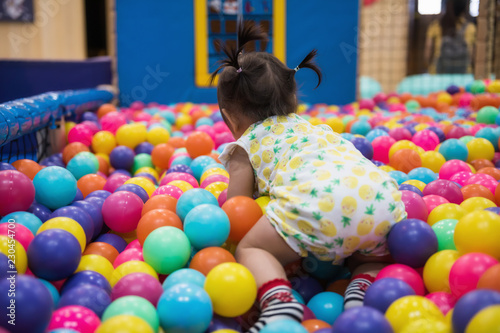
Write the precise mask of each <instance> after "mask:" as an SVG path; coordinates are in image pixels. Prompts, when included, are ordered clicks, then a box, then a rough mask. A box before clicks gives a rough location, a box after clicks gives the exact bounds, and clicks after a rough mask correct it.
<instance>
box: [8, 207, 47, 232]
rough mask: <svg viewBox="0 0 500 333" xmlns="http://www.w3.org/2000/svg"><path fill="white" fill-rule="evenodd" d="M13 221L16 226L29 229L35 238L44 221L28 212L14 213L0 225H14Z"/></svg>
mask: <svg viewBox="0 0 500 333" xmlns="http://www.w3.org/2000/svg"><path fill="white" fill-rule="evenodd" d="M12 221H14V223H15V225H14V226H17V225H23V226H25V227H26V228H28V229H29V230H30V231H31V233H32V234H33V236H34V235H36V232H37V231H38V229H39V228H40V227H41V226H42V221H41V220H40V219H39V218H38V217H36V216H35V215H33V214H30V213H27V212H13V213H10V214H7V215H5V216H4V217H2V218H1V219H0V223H9V222H11V223H12Z"/></svg>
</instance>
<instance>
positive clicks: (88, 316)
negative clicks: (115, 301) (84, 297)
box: [47, 305, 101, 333]
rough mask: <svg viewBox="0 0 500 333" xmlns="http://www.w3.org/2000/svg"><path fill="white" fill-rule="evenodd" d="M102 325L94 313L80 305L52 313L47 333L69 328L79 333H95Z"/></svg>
mask: <svg viewBox="0 0 500 333" xmlns="http://www.w3.org/2000/svg"><path fill="white" fill-rule="evenodd" d="M100 324H101V320H100V319H99V317H98V316H97V315H96V314H95V313H94V311H92V310H90V309H88V308H86V307H83V306H80V305H70V306H65V307H62V308H60V309H57V310H55V311H54V313H52V319H51V320H50V323H49V327H48V328H47V331H52V330H56V329H58V328H67V329H72V330H75V331H77V332H79V333H94V332H95V331H96V330H97V327H99V325H100Z"/></svg>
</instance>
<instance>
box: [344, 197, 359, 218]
mask: <svg viewBox="0 0 500 333" xmlns="http://www.w3.org/2000/svg"><path fill="white" fill-rule="evenodd" d="M341 208H342V214H344V215H345V216H352V215H353V214H354V212H355V211H356V209H357V208H358V202H357V201H356V199H354V198H353V197H350V196H347V197H344V199H342V202H341Z"/></svg>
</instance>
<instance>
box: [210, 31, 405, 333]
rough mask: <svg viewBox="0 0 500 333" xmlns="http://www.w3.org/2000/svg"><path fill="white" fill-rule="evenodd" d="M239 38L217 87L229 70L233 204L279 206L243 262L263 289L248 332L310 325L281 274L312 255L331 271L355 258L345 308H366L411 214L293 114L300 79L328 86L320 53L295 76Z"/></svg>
mask: <svg viewBox="0 0 500 333" xmlns="http://www.w3.org/2000/svg"><path fill="white" fill-rule="evenodd" d="M238 30H239V31H238V45H237V47H236V49H234V48H233V49H232V48H230V47H228V46H226V47H224V51H225V53H226V55H227V57H228V58H227V59H226V60H223V61H222V64H221V66H220V67H219V68H218V69H217V70H216V71H215V72H214V73H213V74H212V79H214V78H215V75H216V74H217V73H218V72H219V71H221V70H222V72H221V73H220V76H219V81H218V85H217V96H218V102H219V107H220V110H221V114H222V117H223V118H224V121H225V123H226V124H227V125H228V127H229V128H230V130H231V132H232V133H233V135H234V137H235V138H236V139H237V141H236V142H233V143H230V144H228V145H227V147H226V148H225V149H224V151H223V152H222V154H221V155H220V156H219V159H220V161H221V162H222V163H224V164H225V165H226V167H227V170H228V172H229V175H230V181H229V188H228V198H230V197H234V196H240V195H243V196H248V197H253V195H254V192H255V190H257V192H258V196H264V195H266V196H270V197H271V201H270V202H269V205H268V206H267V208H266V214H265V215H264V216H263V217H262V218H261V219H260V220H259V221H258V222H257V223H256V224H255V226H254V227H253V228H252V229H251V230H250V231H249V232H248V234H247V235H246V236H245V237H244V238H243V239H242V240H241V242H240V243H239V244H238V247H237V249H236V254H235V256H236V259H237V261H238V262H239V263H241V264H243V265H244V266H246V267H247V268H248V269H249V270H250V271H251V272H252V274H253V275H254V277H255V279H256V281H257V286H258V287H259V291H258V295H257V297H258V301H259V304H260V309H261V315H260V317H259V320H258V321H257V323H255V324H254V326H253V327H252V328H250V330H249V332H251V333H256V332H259V331H260V330H261V329H262V328H263V327H264V326H265V325H266V324H267V323H269V322H271V321H275V320H280V319H293V320H296V321H299V322H300V321H301V320H302V318H303V307H302V306H301V305H300V304H299V303H298V302H297V300H296V299H295V298H294V297H293V295H292V293H291V285H290V282H288V281H287V278H286V274H285V271H284V269H283V266H285V265H286V264H288V263H291V262H293V261H296V260H298V259H299V258H300V257H307V256H308V253H311V254H313V255H314V256H315V257H316V258H318V259H319V260H323V261H331V262H332V263H333V264H342V263H343V260H344V259H345V258H347V257H352V258H351V259H356V260H355V264H356V265H357V267H356V268H355V270H354V272H353V276H354V277H353V279H352V281H351V283H350V285H349V287H348V289H347V291H346V295H345V307H346V308H349V307H352V306H356V305H362V302H363V297H364V290H366V288H367V287H368V286H369V285H371V282H373V279H374V276H375V275H376V274H377V272H378V271H379V270H380V269H381V268H382V267H383V264H381V263H382V262H384V260H385V259H386V258H385V257H383V256H385V255H387V248H386V235H387V233H388V232H389V230H390V229H391V226H392V225H393V224H394V223H396V222H398V221H400V220H402V219H403V218H405V217H406V213H405V208H404V204H403V203H402V201H401V193H400V192H399V191H398V187H397V183H396V182H395V181H394V180H393V179H392V178H390V177H389V176H388V175H387V174H386V173H385V172H383V171H381V170H380V169H378V168H377V167H376V166H375V165H374V164H372V163H371V162H370V161H369V160H367V159H366V158H364V157H363V156H362V155H361V153H360V152H359V151H357V150H356V149H355V148H354V146H353V145H352V144H351V143H350V142H349V141H346V140H344V139H343V138H342V137H341V136H340V135H338V134H337V133H335V132H333V131H332V130H331V128H330V127H328V126H321V125H320V126H313V125H311V124H310V123H309V122H308V121H306V120H304V119H303V118H301V117H300V116H298V115H296V114H295V112H296V110H297V99H296V83H295V78H294V76H295V73H296V72H297V71H298V70H299V69H301V68H310V69H312V70H313V71H315V72H316V74H317V75H318V79H319V82H318V85H319V83H321V72H320V70H319V68H318V67H317V66H316V65H315V64H314V62H313V59H314V57H315V55H316V51H312V52H311V53H309V54H308V55H307V57H306V58H305V59H304V60H303V61H302V62H301V63H300V64H299V65H298V66H297V67H296V68H295V69H290V68H288V67H287V66H285V65H284V64H283V63H282V62H281V61H279V60H278V59H277V58H276V57H274V56H273V55H271V54H268V53H263V52H249V53H244V52H243V47H244V45H245V44H246V43H248V42H250V41H252V40H263V39H265V35H263V34H262V33H261V32H260V30H259V29H258V28H257V27H256V26H254V25H247V26H246V27H243V26H242V24H240V28H239V29H238ZM351 263H352V262H351Z"/></svg>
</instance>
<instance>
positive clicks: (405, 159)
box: [389, 149, 422, 173]
mask: <svg viewBox="0 0 500 333" xmlns="http://www.w3.org/2000/svg"><path fill="white" fill-rule="evenodd" d="M389 164H390V165H391V166H392V167H393V168H394V169H396V170H399V171H402V172H404V173H408V172H410V171H411V170H413V169H415V168H420V167H421V166H422V159H421V158H420V155H419V154H418V153H417V152H416V151H414V150H412V149H401V150H398V151H397V152H395V153H394V154H393V155H392V156H391V157H390V158H389Z"/></svg>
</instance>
